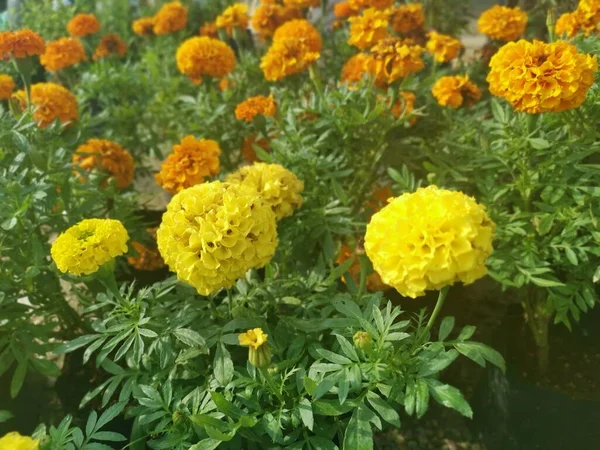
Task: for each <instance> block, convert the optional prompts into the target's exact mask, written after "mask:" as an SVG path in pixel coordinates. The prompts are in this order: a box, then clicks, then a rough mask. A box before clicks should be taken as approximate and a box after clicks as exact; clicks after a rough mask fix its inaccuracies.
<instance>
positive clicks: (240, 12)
mask: <svg viewBox="0 0 600 450" xmlns="http://www.w3.org/2000/svg"><path fill="white" fill-rule="evenodd" d="M248 20H249V17H248V5H246V4H244V3H234V4H233V5H231V6H229V7H228V8H227V9H225V11H223V14H221V15H220V16H218V17H217V20H216V22H215V23H216V25H217V28H225V31H226V32H227V34H228V35H230V36H231V33H233V29H234V28H236V27H237V28H242V29H244V30H245V29H246V28H248Z"/></svg>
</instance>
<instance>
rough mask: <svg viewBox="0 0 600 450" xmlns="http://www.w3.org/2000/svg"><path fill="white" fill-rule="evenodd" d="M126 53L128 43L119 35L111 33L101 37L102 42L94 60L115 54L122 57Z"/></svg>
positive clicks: (97, 48)
mask: <svg viewBox="0 0 600 450" xmlns="http://www.w3.org/2000/svg"><path fill="white" fill-rule="evenodd" d="M126 53H127V44H126V43H125V42H124V41H123V40H122V39H121V38H120V37H119V35H117V34H114V33H109V34H105V35H104V36H102V39H100V43H99V44H98V47H96V51H95V52H94V56H93V59H94V61H98V60H99V59H102V58H105V57H106V56H109V55H113V54H114V55H118V56H119V57H120V58H122V57H123V56H125V54H126Z"/></svg>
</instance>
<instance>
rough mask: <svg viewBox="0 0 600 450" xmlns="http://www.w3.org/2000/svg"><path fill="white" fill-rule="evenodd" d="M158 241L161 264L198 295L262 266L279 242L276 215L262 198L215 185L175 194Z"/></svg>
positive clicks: (235, 187) (236, 187)
mask: <svg viewBox="0 0 600 450" xmlns="http://www.w3.org/2000/svg"><path fill="white" fill-rule="evenodd" d="M157 238H158V249H159V251H160V253H161V255H162V256H163V258H164V260H165V263H166V264H167V265H168V266H169V268H170V269H171V270H172V271H173V272H175V273H176V274H177V277H178V278H179V279H180V280H182V281H185V282H187V283H189V284H190V285H192V286H194V287H195V288H196V289H197V291H198V292H199V293H200V294H202V295H209V294H211V293H214V292H217V291H218V290H219V289H221V288H229V287H231V286H232V285H233V283H235V281H236V280H237V279H238V278H240V277H242V276H243V275H244V274H245V273H246V272H247V271H248V270H249V269H252V268H260V267H263V266H264V265H265V264H266V263H267V262H269V260H270V259H271V258H272V257H273V255H274V253H275V249H276V248H277V242H278V241H277V226H276V222H275V215H274V214H273V211H271V208H269V206H268V205H267V204H266V203H265V202H264V201H263V200H262V198H261V197H260V196H259V195H258V194H257V193H256V192H255V191H253V190H252V189H248V188H244V187H243V186H240V185H232V184H229V183H222V182H220V181H213V182H211V183H203V184H198V185H196V186H192V187H191V188H188V189H185V190H183V191H181V192H179V193H178V194H177V195H175V196H174V197H173V199H172V200H171V202H170V203H169V205H168V206H167V212H166V213H165V214H164V215H163V220H162V223H161V224H160V227H159V229H158V232H157Z"/></svg>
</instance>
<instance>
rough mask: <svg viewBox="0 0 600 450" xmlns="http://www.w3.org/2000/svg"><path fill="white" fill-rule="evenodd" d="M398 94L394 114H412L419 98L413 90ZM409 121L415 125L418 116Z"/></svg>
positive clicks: (399, 115) (392, 109) (392, 111)
mask: <svg viewBox="0 0 600 450" xmlns="http://www.w3.org/2000/svg"><path fill="white" fill-rule="evenodd" d="M398 94H399V97H400V98H399V99H398V100H396V102H395V103H394V104H393V105H392V107H391V108H390V112H391V113H392V116H394V117H395V118H396V119H399V118H400V117H408V116H410V115H411V114H412V112H413V111H414V110H415V101H416V100H417V96H416V95H415V94H414V93H413V92H408V91H400V92H399V93H398ZM408 123H409V124H410V125H414V124H415V123H417V117H416V116H413V117H411V118H410V120H409V121H408ZM390 197H391V195H390Z"/></svg>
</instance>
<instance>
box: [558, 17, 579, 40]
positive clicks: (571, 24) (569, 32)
mask: <svg viewBox="0 0 600 450" xmlns="http://www.w3.org/2000/svg"><path fill="white" fill-rule="evenodd" d="M581 28H582V24H581V22H580V20H579V14H578V13H577V12H576V11H575V12H567V13H564V14H563V15H561V16H560V17H559V18H558V20H557V21H556V25H555V28H554V32H555V33H556V34H557V35H558V36H563V35H565V36H566V37H568V38H572V37H575V36H577V34H578V33H579V32H580V31H581Z"/></svg>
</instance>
